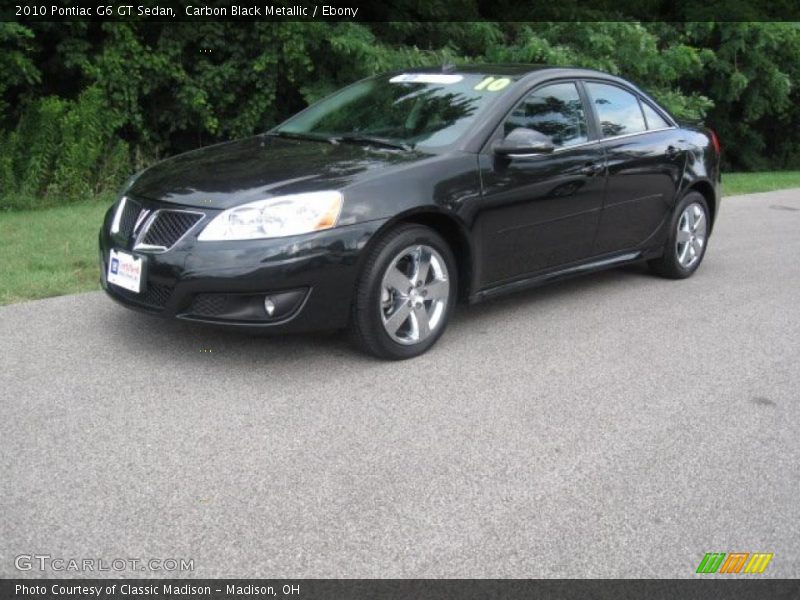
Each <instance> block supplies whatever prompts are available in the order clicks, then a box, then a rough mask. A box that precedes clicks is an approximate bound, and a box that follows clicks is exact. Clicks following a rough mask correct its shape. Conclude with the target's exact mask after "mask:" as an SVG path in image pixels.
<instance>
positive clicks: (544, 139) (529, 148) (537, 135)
mask: <svg viewBox="0 0 800 600" xmlns="http://www.w3.org/2000/svg"><path fill="white" fill-rule="evenodd" d="M555 149H556V147H555V144H553V140H551V139H550V138H549V137H548V136H546V135H545V134H543V133H541V132H539V131H534V130H533V129H528V128H527V127H517V128H516V129H513V130H512V131H511V133H509V134H508V135H507V136H506V138H505V139H504V140H502V141H501V142H497V143H496V144H495V145H494V153H495V154H498V155H500V156H504V157H506V158H516V155H519V156H520V157H522V156H527V155H533V154H550V153H551V152H552V151H553V150H555Z"/></svg>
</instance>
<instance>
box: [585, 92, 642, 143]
mask: <svg viewBox="0 0 800 600" xmlns="http://www.w3.org/2000/svg"><path fill="white" fill-rule="evenodd" d="M586 89H587V90H588V92H589V97H590V98H591V99H592V103H593V104H594V108H595V110H596V111H597V116H598V118H599V120H600V129H601V131H602V134H603V137H613V136H615V135H626V134H629V133H639V132H641V131H647V126H646V125H645V122H644V115H643V114H642V108H641V106H640V105H639V99H638V98H637V97H636V96H634V95H633V94H631V93H630V92H626V91H625V90H623V89H622V88H619V87H617V86H615V85H606V84H604V83H588V82H587V84H586Z"/></svg>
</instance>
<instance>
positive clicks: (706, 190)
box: [684, 180, 717, 233]
mask: <svg viewBox="0 0 800 600" xmlns="http://www.w3.org/2000/svg"><path fill="white" fill-rule="evenodd" d="M690 192H697V193H699V194H701V195H702V196H703V198H705V200H706V204H707V205H708V211H709V212H710V213H711V214H710V215H709V216H710V219H709V221H710V223H709V225H710V227H709V233H710V232H711V230H712V229H713V228H714V222H715V221H716V218H717V195H716V194H715V193H714V186H712V185H711V183H710V182H708V181H705V180H701V181H697V182H695V183H693V184H692V185H690V186H689V187H688V188H687V189H686V192H684V196H685V195H686V194H689V193H690Z"/></svg>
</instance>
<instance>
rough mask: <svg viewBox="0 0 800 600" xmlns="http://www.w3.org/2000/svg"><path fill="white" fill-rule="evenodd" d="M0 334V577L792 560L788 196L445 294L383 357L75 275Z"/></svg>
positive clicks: (795, 514) (582, 570)
mask: <svg viewBox="0 0 800 600" xmlns="http://www.w3.org/2000/svg"><path fill="white" fill-rule="evenodd" d="M0 268H1V267H0ZM0 340H2V342H1V343H2V355H1V356H0V421H1V422H2V434H0V453H1V455H2V462H1V463H0V487H1V488H2V493H0V576H1V577H17V576H22V577H29V576H36V577H41V576H43V575H45V576H49V577H54V576H75V575H78V576H86V575H92V574H93V573H91V572H88V573H87V572H74V571H61V572H56V571H53V570H49V571H45V572H41V571H38V570H37V569H36V568H33V569H32V570H29V571H18V570H17V569H16V568H15V559H16V557H18V556H20V555H23V556H25V555H34V554H38V555H49V556H51V557H52V558H55V559H57V558H63V559H70V558H76V559H84V558H89V559H95V560H97V559H100V560H104V561H106V564H108V563H109V562H110V561H112V560H114V559H117V558H123V559H126V558H138V559H143V560H147V559H151V558H156V559H170V558H175V559H180V558H184V559H191V560H193V564H194V570H193V571H186V572H176V573H172V574H173V575H178V576H193V577H219V576H227V577H239V576H241V577H256V576H258V577H588V576H592V577H694V576H695V569H696V568H697V565H698V563H699V562H700V560H701V559H702V558H703V555H704V554H705V553H706V552H769V553H773V554H774V557H773V559H772V561H771V563H770V564H769V565H768V568H767V569H766V571H765V573H764V575H762V577H763V576H773V577H798V576H800V401H799V400H800V399H799V398H798V392H799V391H800V368H798V357H799V356H800V190H788V191H782V192H773V193H768V194H754V195H750V196H740V197H731V198H725V199H724V200H723V202H722V207H721V211H720V216H719V219H718V222H717V225H716V228H715V231H714V234H713V236H712V238H711V241H710V246H709V248H708V253H707V255H706V258H705V262H704V264H703V265H702V266H701V268H700V270H699V271H698V272H697V273H696V275H695V276H694V277H692V278H691V279H689V280H685V281H669V280H665V279H660V278H657V277H654V276H651V275H649V274H648V273H647V271H646V269H644V268H640V267H629V268H623V269H617V270H612V271H608V272H604V273H600V274H595V275H591V276H588V277H584V278H582V279H575V280H571V281H568V282H564V283H559V284H555V285H552V286H549V287H546V288H540V289H537V290H531V291H528V292H524V293H520V294H517V295H514V296H509V297H506V298H503V299H500V300H496V301H493V302H490V303H485V304H481V305H477V306H472V307H461V308H459V310H458V312H457V314H456V315H455V317H454V320H453V321H452V322H451V324H450V328H449V329H448V331H447V332H446V334H445V335H444V337H443V338H442V339H441V340H440V341H439V343H438V345H437V346H436V347H435V348H434V349H433V350H432V351H431V352H430V353H428V354H427V355H425V356H424V357H422V358H419V359H415V360H412V361H407V362H399V363H398V362H381V361H378V360H375V359H372V358H369V357H367V356H363V355H361V354H359V353H357V352H356V351H354V350H352V349H351V347H350V346H349V344H348V343H347V340H346V339H345V338H344V337H341V336H336V335H305V336H294V337H282V338H262V337H249V336H245V335H242V334H238V333H227V332H223V333H220V332H218V331H215V330H211V329H206V328H198V327H196V326H190V325H187V324H182V323H174V322H165V321H162V320H160V319H157V318H153V317H149V316H147V315H142V314H139V313H135V312H131V311H128V310H126V309H124V308H122V307H120V306H118V305H116V304H115V303H113V302H112V301H111V300H109V299H108V298H106V297H105V295H104V294H103V293H101V292H96V293H89V294H81V295H76V296H67V297H60V298H52V299H47V300H41V301H36V302H27V303H23V304H17V305H12V306H7V307H3V308H0ZM23 564H24V561H23ZM67 564H68V563H67ZM95 564H98V565H99V564H101V563H99V562H98V563H95ZM34 567H35V565H34ZM95 574H101V575H104V574H102V573H95ZM107 574H108V573H106V574H105V575H107ZM111 574H112V575H114V576H117V575H121V576H151V575H152V576H163V575H165V574H168V573H164V572H139V571H137V570H125V571H121V572H113V573H111Z"/></svg>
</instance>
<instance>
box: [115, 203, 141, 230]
mask: <svg viewBox="0 0 800 600" xmlns="http://www.w3.org/2000/svg"><path fill="white" fill-rule="evenodd" d="M123 201H124V203H125V204H124V206H121V207H120V208H121V210H122V214H121V215H120V216H119V234H120V235H121V236H122V237H124V238H125V239H128V238H129V237H130V236H131V234H133V228H134V227H135V226H136V220H137V218H138V217H139V213H140V212H141V211H142V205H141V204H139V203H138V202H136V201H135V200H131V199H130V198H124V200H122V201H121V202H123ZM118 210H119V209H118Z"/></svg>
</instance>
